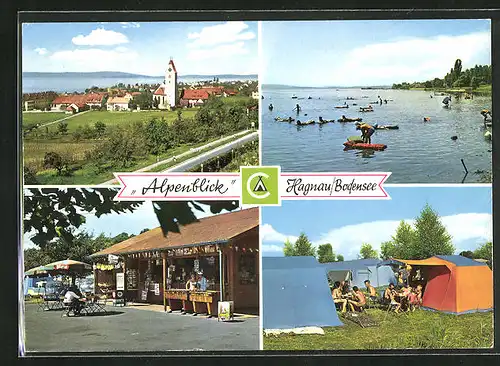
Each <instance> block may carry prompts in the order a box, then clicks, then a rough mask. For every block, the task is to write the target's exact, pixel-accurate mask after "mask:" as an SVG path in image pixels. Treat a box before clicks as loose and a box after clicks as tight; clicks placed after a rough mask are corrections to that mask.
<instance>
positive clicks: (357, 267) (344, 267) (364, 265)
mask: <svg viewBox="0 0 500 366" xmlns="http://www.w3.org/2000/svg"><path fill="white" fill-rule="evenodd" d="M381 262H382V261H380V260H378V259H358V260H353V261H343V262H331V263H323V264H322V266H323V267H324V268H325V269H326V271H327V273H328V277H329V278H330V279H331V280H332V281H335V280H337V281H338V280H339V276H338V275H337V274H338V273H341V275H340V276H341V277H344V273H345V271H349V272H350V274H351V278H350V280H351V285H352V286H358V287H360V288H361V287H364V286H365V284H364V282H365V280H369V281H370V283H371V285H372V286H374V287H379V286H387V285H389V283H394V284H396V283H397V280H396V276H395V275H394V272H393V271H392V269H391V267H390V266H388V265H381V266H380V265H379V264H380V263H381Z"/></svg>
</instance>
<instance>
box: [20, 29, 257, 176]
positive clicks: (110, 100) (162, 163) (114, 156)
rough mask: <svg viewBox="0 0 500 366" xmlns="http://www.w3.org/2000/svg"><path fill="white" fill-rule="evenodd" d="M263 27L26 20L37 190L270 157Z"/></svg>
mask: <svg viewBox="0 0 500 366" xmlns="http://www.w3.org/2000/svg"><path fill="white" fill-rule="evenodd" d="M257 54H258V52H257V22H243V21H237V22H196V23H195V22H142V23H141V22H94V23H90V22H89V23H78V22H73V23H23V24H22V50H21V59H22V76H21V90H22V95H20V104H21V105H20V107H21V108H20V109H21V110H20V111H19V114H20V117H19V120H20V123H21V130H22V136H23V155H24V167H23V168H24V182H25V184H28V185H101V184H104V185H111V184H117V183H118V182H117V181H116V180H115V178H114V175H113V173H114V172H158V173H161V172H200V171H202V172H236V171H239V169H240V168H239V167H240V165H257V164H258V163H259V140H258V120H259V116H258V114H259V113H258V109H259V100H260V98H259V92H258V78H257V64H258V57H257Z"/></svg>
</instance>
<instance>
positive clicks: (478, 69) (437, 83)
mask: <svg viewBox="0 0 500 366" xmlns="http://www.w3.org/2000/svg"><path fill="white" fill-rule="evenodd" d="M491 80H492V79H491V65H475V66H474V67H472V68H470V69H466V70H462V60H460V59H457V60H456V61H455V64H454V65H453V67H452V68H451V69H450V72H448V73H447V74H446V75H445V76H444V77H443V78H441V79H440V78H434V79H432V80H427V81H424V82H414V83H407V82H404V83H401V84H393V85H392V88H393V89H410V88H428V89H431V88H434V89H440V88H451V87H467V88H469V87H470V88H472V89H476V88H477V87H478V86H480V85H490V84H491Z"/></svg>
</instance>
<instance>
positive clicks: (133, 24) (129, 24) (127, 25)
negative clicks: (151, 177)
mask: <svg viewBox="0 0 500 366" xmlns="http://www.w3.org/2000/svg"><path fill="white" fill-rule="evenodd" d="M120 24H121V26H122V28H140V27H141V25H140V24H139V23H136V22H120Z"/></svg>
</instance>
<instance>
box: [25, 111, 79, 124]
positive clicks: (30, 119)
mask: <svg viewBox="0 0 500 366" xmlns="http://www.w3.org/2000/svg"><path fill="white" fill-rule="evenodd" d="M68 116H69V115H67V114H66V113H64V112H62V113H61V112H28V113H26V112H24V113H23V116H22V125H23V126H25V127H26V126H32V125H35V124H37V123H40V124H44V123H49V122H53V121H57V120H58V119H61V118H64V117H68Z"/></svg>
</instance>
